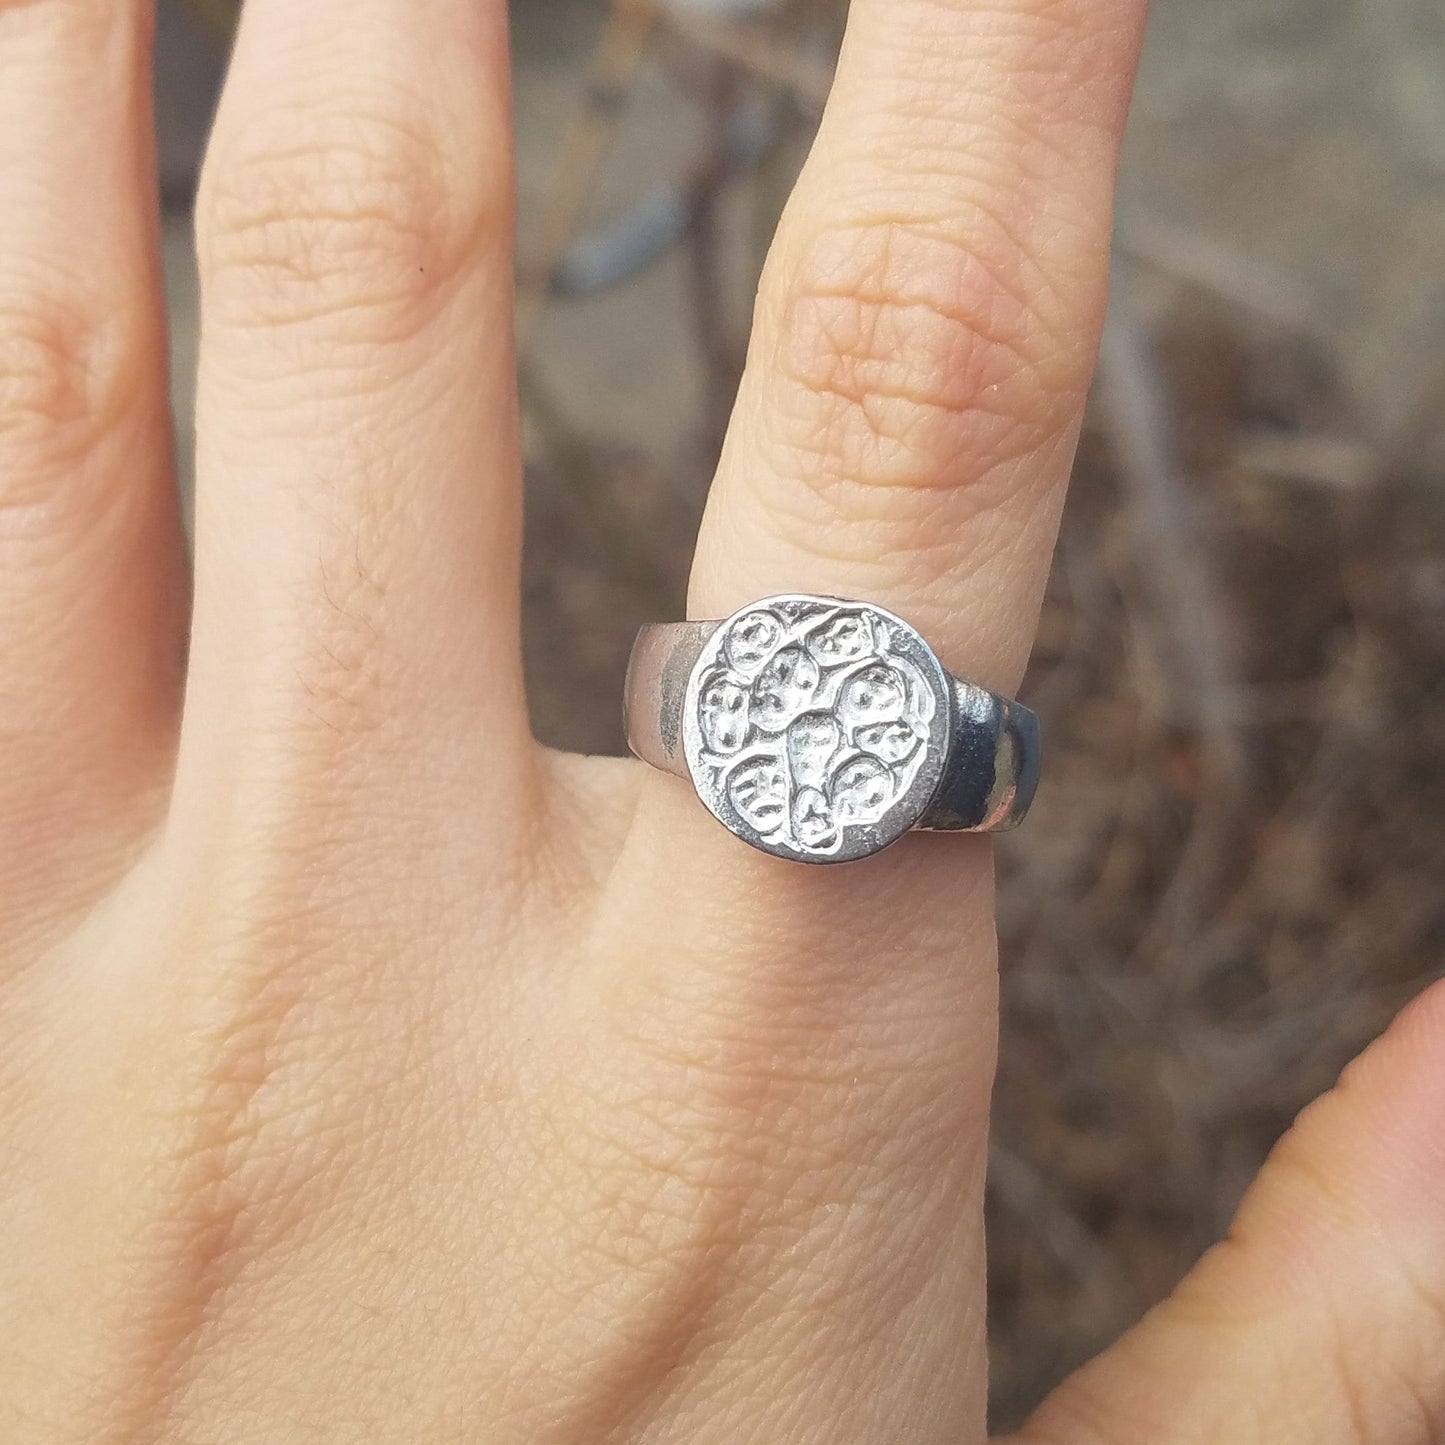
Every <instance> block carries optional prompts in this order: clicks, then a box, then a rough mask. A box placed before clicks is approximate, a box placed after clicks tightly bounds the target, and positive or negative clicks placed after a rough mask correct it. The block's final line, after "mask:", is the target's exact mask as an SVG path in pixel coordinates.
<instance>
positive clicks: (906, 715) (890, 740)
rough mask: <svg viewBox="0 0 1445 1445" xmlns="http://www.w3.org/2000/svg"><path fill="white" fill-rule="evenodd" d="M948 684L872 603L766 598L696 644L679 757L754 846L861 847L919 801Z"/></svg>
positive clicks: (838, 853)
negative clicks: (698, 648) (697, 650)
mask: <svg viewBox="0 0 1445 1445" xmlns="http://www.w3.org/2000/svg"><path fill="white" fill-rule="evenodd" d="M949 688H950V683H949V680H948V678H947V675H946V674H945V673H944V671H943V669H942V667H941V666H940V665H939V663H938V660H937V659H936V658H935V657H934V655H933V653H932V652H931V650H930V649H929V648H928V646H927V644H925V643H924V642H923V640H922V639H921V638H920V637H919V636H918V634H917V633H916V632H915V631H914V630H913V629H912V628H911V627H909V626H908V624H907V623H906V622H903V621H902V620H900V619H899V618H897V617H894V616H892V615H891V614H890V613H887V612H885V611H883V610H882V609H881V608H876V607H870V606H867V605H865V604H862V603H849V602H840V601H837V600H835V599H833V598H826V597H806V596H787V597H775V598H772V599H770V600H769V601H767V602H764V603H760V604H758V605H757V606H754V607H751V608H748V609H747V610H745V611H743V612H741V613H739V614H738V615H737V616H736V617H733V618H731V619H730V620H729V621H727V622H725V623H724V624H723V625H722V626H721V627H720V628H719V629H718V631H717V632H716V633H715V634H714V635H713V637H712V638H711V639H710V640H709V641H708V643H707V644H706V646H705V647H704V648H703V651H702V655H701V656H700V658H699V659H698V662H697V665H696V667H695V668H694V670H693V674H692V677H691V680H690V682H689V685H688V689H687V696H686V700H685V702H684V715H683V745H684V751H685V753H686V756H687V763H688V768H689V771H690V772H691V774H692V779H693V782H694V784H695V785H696V787H697V791H698V795H699V796H700V797H701V798H702V800H703V802H704V803H706V804H707V806H708V807H709V808H710V809H711V810H712V811H713V813H715V814H716V815H717V817H718V818H719V819H720V820H721V821H722V822H723V823H724V824H725V825H726V826H727V827H728V828H730V829H731V830H732V831H733V832H734V833H736V834H737V835H738V836H739V837H741V838H743V839H744V840H745V841H747V842H749V843H751V844H752V845H753V846H754V847H757V848H761V849H763V850H764V851H765V852H769V853H774V854H777V855H779V856H781V857H788V858H803V859H807V860H809V861H812V862H846V861H850V860H853V859H856V858H861V857H866V856H867V855H869V854H871V853H875V852H877V851H878V850H879V849H880V848H884V847H886V846H888V844H889V843H892V842H893V841H895V840H896V839H897V838H898V837H899V836H901V834H903V833H904V832H906V831H907V830H908V829H909V828H910V827H911V826H912V825H913V824H914V823H915V822H917V820H918V819H919V817H921V816H922V814H923V812H924V811H925V810H926V808H927V806H928V804H929V802H930V801H931V800H932V797H933V793H934V791H935V789H936V788H937V786H938V780H939V777H940V775H941V773H942V767H943V760H944V757H945V756H946V753H947V748H948V741H949V734H950V730H951V726H952V710H951V701H950V692H949Z"/></svg>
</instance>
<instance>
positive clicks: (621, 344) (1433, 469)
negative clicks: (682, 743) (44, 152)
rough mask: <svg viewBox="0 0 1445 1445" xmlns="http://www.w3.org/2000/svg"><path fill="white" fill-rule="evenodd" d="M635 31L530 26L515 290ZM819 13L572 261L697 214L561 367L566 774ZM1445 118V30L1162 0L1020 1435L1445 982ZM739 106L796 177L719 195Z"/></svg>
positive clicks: (1436, 15) (181, 72)
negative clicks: (637, 227) (1272, 1155)
mask: <svg viewBox="0 0 1445 1445" xmlns="http://www.w3.org/2000/svg"><path fill="white" fill-rule="evenodd" d="M607 8H608V7H607V6H606V5H605V4H604V3H603V0H518V3H516V4H514V7H513V10H514V21H515V31H516V52H517V83H518V94H517V113H518V125H519V147H520V159H521V178H520V191H521V201H522V227H521V234H522V238H523V249H522V255H523V262H524V265H525V264H526V263H527V261H528V259H529V257H530V256H532V255H533V251H530V250H529V247H533V248H535V246H536V244H537V243H536V237H537V236H538V235H539V234H540V233H541V230H542V229H543V227H544V224H545V222H546V220H547V218H548V217H549V216H555V215H556V214H557V212H558V210H559V207H560V202H559V196H560V194H561V191H560V190H559V185H558V181H557V175H558V170H559V165H561V160H560V157H561V156H563V155H564V154H565V153H566V152H567V144H568V143H567V136H568V133H569V128H570V127H571V126H572V125H573V123H574V120H575V117H576V115H577V112H578V108H579V107H580V106H581V104H582V97H583V94H584V89H585V84H584V77H585V74H586V69H587V66H588V63H589V58H590V57H591V56H592V54H593V51H594V48H595V46H596V44H597V41H598V37H599V35H600V34H601V30H602V26H603V24H604V22H605V18H606V13H607ZM788 13H789V14H790V15H791V16H792V19H791V21H790V23H789V24H788V25H787V26H786V27H780V28H778V29H776V30H773V31H765V32H763V33H762V35H761V43H760V45H759V47H755V50H754V51H753V52H750V54H751V56H752V59H751V62H750V64H749V65H738V64H734V63H731V62H729V63H727V64H724V63H722V62H719V61H717V60H716V59H715V58H710V57H711V52H709V51H707V50H706V49H705V48H704V47H700V46H698V45H697V44H695V43H691V42H689V41H687V40H686V39H680V38H678V37H677V36H675V35H674V36H672V37H671V38H668V39H659V40H658V41H657V42H656V43H654V44H653V45H652V46H651V47H650V48H649V50H648V52H647V54H646V56H645V57H644V58H643V60H642V63H641V65H640V66H639V68H638V69H637V71H636V73H635V74H631V75H629V76H628V77H627V84H626V86H625V101H624V103H623V105H622V108H621V111H620V114H619V116H618V118H617V125H616V131H615V134H612V135H610V136H608V137H607V143H606V144H605V145H599V147H598V154H599V156H600V157H601V159H600V162H599V163H598V164H597V165H596V166H595V167H594V166H592V165H588V166H587V167H586V168H585V171H584V173H585V174H586V175H588V176H589V177H590V181H591V184H590V185H589V187H588V198H587V204H586V206H585V207H584V208H583V211H582V213H581V215H580V217H579V219H578V222H577V224H576V225H575V226H574V227H572V228H571V229H572V232H573V233H574V239H575V238H576V237H581V238H583V239H584V240H587V241H589V242H591V243H594V244H593V245H592V254H593V258H594V259H595V255H596V253H597V252H598V250H599V248H600V249H601V250H603V251H605V250H606V246H607V243H609V238H612V240H614V241H615V239H616V237H617V236H618V235H619V234H623V235H625V233H626V230H627V223H628V220H629V218H635V217H636V216H637V215H638V214H639V212H640V211H645V210H646V209H647V208H648V207H649V206H654V205H655V203H656V202H657V200H658V198H659V196H661V195H664V194H665V193H666V192H667V191H668V189H669V187H671V188H672V190H673V191H675V192H677V193H678V194H679V195H683V196H685V197H691V198H692V199H693V200H694V201H695V202H696V204H695V205H694V206H693V208H692V213H691V216H690V220H689V224H688V225H687V227H686V228H685V232H684V234H683V235H682V236H681V237H680V239H679V240H678V241H677V243H676V244H674V245H672V246H670V247H668V248H666V249H665V251H664V253H663V254H662V255H661V256H660V257H659V258H658V259H657V260H656V261H655V262H654V263H653V264H651V265H648V266H646V267H644V268H643V269H641V270H640V271H639V272H638V273H637V274H635V275H632V276H631V277H630V278H628V279H626V280H625V281H623V282H621V283H620V284H617V285H614V286H611V287H609V288H607V289H605V290H603V291H601V292H600V293H598V294H595V295H588V296H581V297H577V296H573V297H566V298H553V299H552V300H551V301H550V303H549V304H548V305H547V306H546V308H545V309H544V310H543V311H542V312H541V314H540V316H539V317H538V319H537V320H536V323H535V326H533V327H530V328H529V330H528V334H527V345H526V350H525V357H524V373H525V383H526V384H525V402H526V414H527V422H528V453H529V476H528V562H527V573H526V588H527V645H528V662H529V670H530V674H531V678H532V685H533V697H534V710H535V713H536V724H537V728H538V731H539V732H540V734H541V735H542V736H543V737H544V738H546V739H547V740H548V741H551V742H555V743H559V744H562V745H566V746H569V747H575V748H580V749H584V750H596V751H618V750H620V746H621V739H620V731H619V724H618V717H617V709H616V698H617V696H618V688H619V685H620V680H621V675H622V668H623V665H624V662H625V656H626V649H627V646H628V644H629V642H630V638H631V634H632V632H633V630H634V629H635V627H636V626H637V625H638V624H639V623H640V622H642V621H643V620H646V619H649V618H652V617H657V616H665V615H677V614H678V613H679V610H680V607H681V598H682V591H683V585H684V580H685V575H686V566H687V557H688V550H689V546H690V540H691V536H692V532H693V529H694V527H695V525H696V518H697V515H698V512H699V510H700V507H701V505H702V500H703V496H704V492H705V487H706V482H707V476H708V473H709V469H710V465H711V461H712V459H713V457H714V456H715V450H716V446H717V441H718V432H719V428H720V426H721V422H722V417H723V415H724V414H725V406H726V399H727V396H728V395H729V394H730V387H731V385H732V384H733V383H734V382H735V379H736V368H737V366H738V364H739V354H740V349H741V344H742V340H743V337H744V334H745V326H746V319H747V313H748V305H749V300H750V296H751V289H752V285H753V281H754V279H755V274H756V267H757V264H758V260H759V257H760V254H761V249H762V242H763V237H764V236H765V234H766V232H767V229H768V227H769V224H770V222H771V219H772V217H773V216H774V215H775V213H776V210H777V207H778V205H779V204H780V202H781V198H782V196H783V194H784V193H785V190H786V185H787V181H788V178H789V176H790V175H791V174H792V172H793V171H794V169H795V168H796V165H797V164H798V162H799V160H800V158H801V156H802V154H803V153H804V151H805V148H806V143H807V139H808V134H809V131H810V128H811V125H812V123H813V122H812V118H811V117H812V100H811V98H810V97H811V96H812V93H813V90H812V87H813V77H815V76H816V75H817V74H818V73H819V70H820V67H825V65H826V62H827V51H828V46H829V44H830V37H831V36H832V35H833V34H834V32H835V30H836V20H837V16H838V13H839V6H838V5H837V4H835V3H833V0H796V3H794V4H792V5H791V6H790V7H788ZM754 38H757V37H754ZM161 54H162V80H161V98H162V117H163V124H164V144H163V151H162V154H163V166H164V170H165V177H166V189H167V194H168V196H170V197H171V198H172V201H173V206H172V210H171V221H170V223H169V224H168V232H167V235H168V266H169V273H170V277H171V282H172V289H173V294H174V296H175V299H176V357H177V406H178V414H179V415H180V416H181V417H182V418H184V416H185V410H186V406H187V402H188V397H189V373H190V369H191V367H192V365H193V361H194V313H195V305H194V285H193V279H192V273H191V263H190V258H189V249H188V241H187V234H186V227H185V221H184V210H185V197H186V195H187V194H188V189H189V184H190V178H191V175H192V173H193V169H194V162H195V156H196V153H197V150H198V147H199V143H200V137H201V135H202V133H203V129H204V124H205V118H206V115H207V114H208V111H209V105H210V96H211V94H212V91H213V88H214V83H215V80H216V77H217V76H218V74H219V66H220V60H219V55H220V49H219V47H218V46H217V44H216V42H215V40H214V38H213V37H208V36H207V35H205V34H204V32H203V30H202V29H201V28H199V27H197V26H196V25H195V24H194V22H192V21H190V20H187V19H185V18H184V17H183V16H182V15H181V13H180V10H179V9H178V8H173V10H172V11H171V12H170V13H169V14H167V15H166V16H165V17H164V28H163V35H162V52H161ZM775 62H777V63H775ZM781 62H786V64H783V63H781ZM784 72H786V75H787V77H789V79H788V80H787V83H786V84H784V83H782V80H781V79H780V77H781V76H783V74H784ZM1442 77H1445V10H1442V9H1441V7H1440V6H1439V4H1438V0H1214V3H1210V4H1200V3H1199V0H1156V4H1155V10H1154V18H1153V24H1152V30H1151V35H1150V41H1149V47H1148V52H1147V55H1146V60H1145V65H1144V69H1143V74H1142V77H1141V82H1140V88H1139V94H1138V100H1137V104H1136V107H1135V111H1134V117H1133V122H1132V128H1131V132H1130V137H1129V143H1128V147H1127V155H1126V164H1125V167H1124V174H1123V177H1122V182H1121V210H1120V222H1119V228H1118V242H1119V246H1118V253H1119V258H1120V261H1119V276H1120V297H1121V304H1120V306H1119V308H1118V309H1117V311H1116V314H1115V318H1114V320H1113V321H1112V322H1111V331H1110V346H1109V350H1108V353H1107V364H1106V367H1105V370H1104V372H1103V375H1102V379H1101V385H1100V388H1099V394H1098V396H1097V398H1096V404H1095V406H1094V409H1093V411H1092V413H1091V418H1090V422H1089V425H1088V427H1087V429H1086V435H1085V439H1084V444H1083V448H1082V452H1081V457H1080V462H1079V468H1078V473H1077V479H1076V485H1075V491H1074V496H1073V500H1072V502H1071V505H1070V508H1069V512H1068V515H1067V518H1066V522H1065V527H1064V537H1063V542H1062V545H1061V550H1060V556H1059V563H1058V566H1057V569H1056V575H1055V579H1054V583H1053V586H1052V588H1051V592H1050V597H1049V601H1048V605H1047V607H1046V609H1045V613H1044V618H1043V624H1042V629H1041V634H1040V643H1039V647H1038V652H1037V656H1036V659H1035V664H1034V667H1033V669H1032V671H1031V674H1030V678H1029V681H1028V684H1027V689H1026V692H1025V697H1026V699H1027V700H1029V701H1031V702H1032V703H1033V704H1034V705H1035V706H1036V707H1037V708H1038V709H1039V711H1040V712H1041V713H1042V714H1043V715H1044V718H1045V722H1046V727H1047V736H1048V743H1049V751H1050V763H1049V770H1048V775H1047V781H1046V784H1045V786H1044V788H1043V790H1042V793H1041V796H1040V800H1039V805H1038V809H1037V812H1036V815H1035V817H1034V818H1033V819H1032V820H1031V821H1030V825H1029V827H1028V828H1027V829H1026V830H1025V832H1023V833H1022V834H1020V835H1019V836H1018V837H1017V838H1015V839H1012V840H1010V841H1009V842H1008V843H1007V844H1005V846H1004V847H1003V849H1002V854H1001V858H1002V873H1003V882H1002V903H1001V928H1002V944H1003V970H1004V998H1005V1035H1004V1048H1003V1062H1002V1070H1001V1076H1000V1084H999V1091H998V1099H997V1108H996V1142H995V1144H994V1148H993V1176H992V1184H991V1188H990V1199H989V1210H990V1224H991V1230H992V1233H991V1244H990V1250H991V1271H992V1322H993V1327H994V1357H995V1365H994V1372H995V1381H996V1386H997V1413H998V1419H999V1422H1000V1423H1001V1424H1006V1423H1007V1422H1008V1421H1010V1420H1012V1419H1015V1418H1016V1417H1017V1416H1018V1414H1019V1413H1020V1412H1021V1411H1022V1410H1023V1409H1025V1408H1027V1406H1028V1405H1029V1403H1030V1402H1031V1401H1033V1400H1035V1399H1036V1398H1037V1397H1038V1396H1039V1394H1040V1393H1041V1392H1042V1391H1043V1390H1044V1389H1045V1388H1046V1387H1047V1386H1048V1385H1049V1384H1050V1383H1052V1382H1053V1381H1054V1380H1056V1379H1057V1378H1058V1377H1059V1376H1060V1375H1061V1374H1062V1373H1063V1372H1064V1371H1066V1370H1067V1369H1068V1368H1069V1367H1070V1366H1071V1365H1073V1364H1074V1363H1076V1362H1077V1361H1078V1360H1080V1359H1082V1358H1083V1357H1085V1356H1086V1355H1087V1354H1088V1353H1090V1352H1091V1351H1092V1350H1094V1349H1095V1348H1097V1347H1098V1346H1099V1345H1100V1344H1102V1343H1103V1342H1104V1341H1105V1340H1106V1339H1108V1338H1109V1337H1111V1336H1112V1335H1113V1334H1114V1333H1115V1332H1117V1330H1118V1329H1120V1328H1122V1327H1123V1326H1124V1325H1126V1324H1127V1323H1128V1322H1129V1321H1130V1320H1131V1319H1132V1318H1134V1317H1135V1316H1136V1315H1137V1314H1138V1313H1139V1311H1140V1310H1142V1309H1143V1308H1144V1307H1146V1306H1147V1305H1148V1304H1149V1302H1150V1301H1152V1300H1153V1299H1155V1298H1157V1297H1158V1296H1159V1295H1160V1294H1161V1293H1162V1292H1163V1291H1164V1290H1166V1289H1167V1288H1168V1287H1169V1286H1170V1284H1171V1283H1172V1282H1173V1281H1174V1279H1175V1278H1177V1276H1178V1274H1179V1273H1180V1272H1181V1270H1182V1269H1183V1268H1184V1267H1186V1266H1187V1264H1188V1263H1189V1262H1190V1261H1191V1260H1192V1259H1193V1258H1194V1257H1195V1256H1196V1255H1197V1254H1198V1252H1199V1251H1200V1250H1201V1249H1202V1248H1203V1247H1204V1246H1205V1245H1207V1244H1208V1243H1209V1242H1210V1241H1211V1240H1212V1239H1213V1238H1215V1237H1216V1236H1217V1235H1218V1233H1219V1232H1220V1231H1221V1230H1222V1229H1223V1227H1224V1226H1225V1224H1226V1223H1227V1220H1228V1217H1229V1214H1230V1212H1231V1211H1232V1209H1233V1207H1234V1205H1235V1203H1236V1202H1237V1200H1238V1197H1239V1194H1240V1192H1241V1190H1242V1188H1243V1186H1244V1183H1245V1181H1246V1180H1247V1179H1248V1177H1249V1176H1250V1174H1251V1173H1252V1172H1253V1170H1254V1169H1255V1168H1256V1167H1257V1165H1258V1164H1259V1162H1260V1160H1261V1158H1262V1157H1263V1154H1264V1153H1265V1152H1266V1151H1267V1149H1268V1148H1269V1146H1270V1144H1271V1143H1272V1142H1273V1140H1274V1139H1275V1138H1277V1137H1278V1135H1279V1133H1280V1132H1281V1130H1282V1129H1283V1128H1284V1127H1285V1126H1286V1125H1287V1123H1288V1121H1289V1119H1290V1118H1291V1117H1292V1115H1293V1113H1294V1112H1295V1111H1296V1110H1297V1109H1298V1108H1299V1107H1300V1106H1301V1105H1302V1104H1303V1103H1304V1102H1305V1101H1306V1100H1307V1099H1308V1098H1310V1097H1311V1096H1312V1095H1314V1094H1315V1093H1317V1092H1318V1091H1320V1090H1321V1089H1322V1088H1324V1087H1327V1086H1328V1084H1329V1082H1330V1081H1331V1079H1332V1077H1333V1075H1334V1073H1335V1071H1336V1070H1337V1069H1338V1067H1339V1066H1340V1064H1341V1063H1342V1062H1343V1061H1344V1060H1345V1059H1346V1058H1347V1057H1348V1056H1349V1055H1350V1054H1351V1053H1352V1052H1354V1051H1355V1050H1356V1049H1357V1048H1358V1047H1359V1046H1360V1045H1361V1044H1362V1043H1363V1042H1364V1041H1365V1040H1366V1039H1367V1038H1368V1037H1370V1036H1371V1035H1372V1034H1373V1033H1374V1032H1376V1031H1377V1030H1378V1029H1379V1028H1380V1026H1381V1025H1382V1024H1383V1023H1384V1022H1385V1020H1386V1019H1387V1018H1388V1017H1389V1015H1390V1013H1391V1012H1392V1011H1393V1010H1394V1009H1395V1008H1396V1007H1397V1006H1398V1004H1399V1003H1400V1002H1401V1001H1402V1000H1403V999H1405V998H1406V997H1407V996H1408V995H1409V994H1410V993H1411V992H1413V991H1414V990H1416V989H1418V988H1419V987H1420V986H1421V985H1422V984H1423V983H1424V982H1425V981H1426V980H1427V979H1429V978H1431V977H1434V976H1438V975H1439V974H1440V973H1441V971H1442V963H1441V960H1442V957H1445V949H1442V945H1445V894H1442V890H1441V884H1440V880H1441V879H1442V877H1445V823H1442V819H1445V405H1442V403H1445V348H1442V345H1441V339H1442V337H1445V79H1442ZM739 107H743V109H744V110H748V111H749V113H752V111H753V110H755V111H756V112H757V113H758V114H761V115H762V116H763V117H764V120H765V122H766V124H765V126H764V129H765V130H766V131H767V141H766V144H765V145H763V146H761V147H760V148H759V149H758V152H757V153H756V154H754V155H752V157H751V159H750V160H749V161H748V162H747V163H745V164H743V163H738V164H734V165H732V166H731V168H730V167H729V166H728V165H721V166H719V164H718V158H719V155H720V154H721V153H722V152H723V151H725V150H726V147H720V141H719V137H720V135H722V134H723V133H724V128H723V126H722V123H721V122H720V120H719V117H720V116H722V115H725V114H727V115H736V114H738V113H739V110H738V108H739ZM749 108H751V109H749ZM561 209H563V210H565V208H561ZM619 227H620V228H621V230H620V231H619V229H618V228H619ZM574 252H575V247H574ZM573 259H576V257H575V255H574V257H573ZM584 259H585V258H584ZM1141 419H1142V420H1141ZM181 425H182V432H183V451H184V450H185V446H184V440H185V423H184V421H182V423H181Z"/></svg>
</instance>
